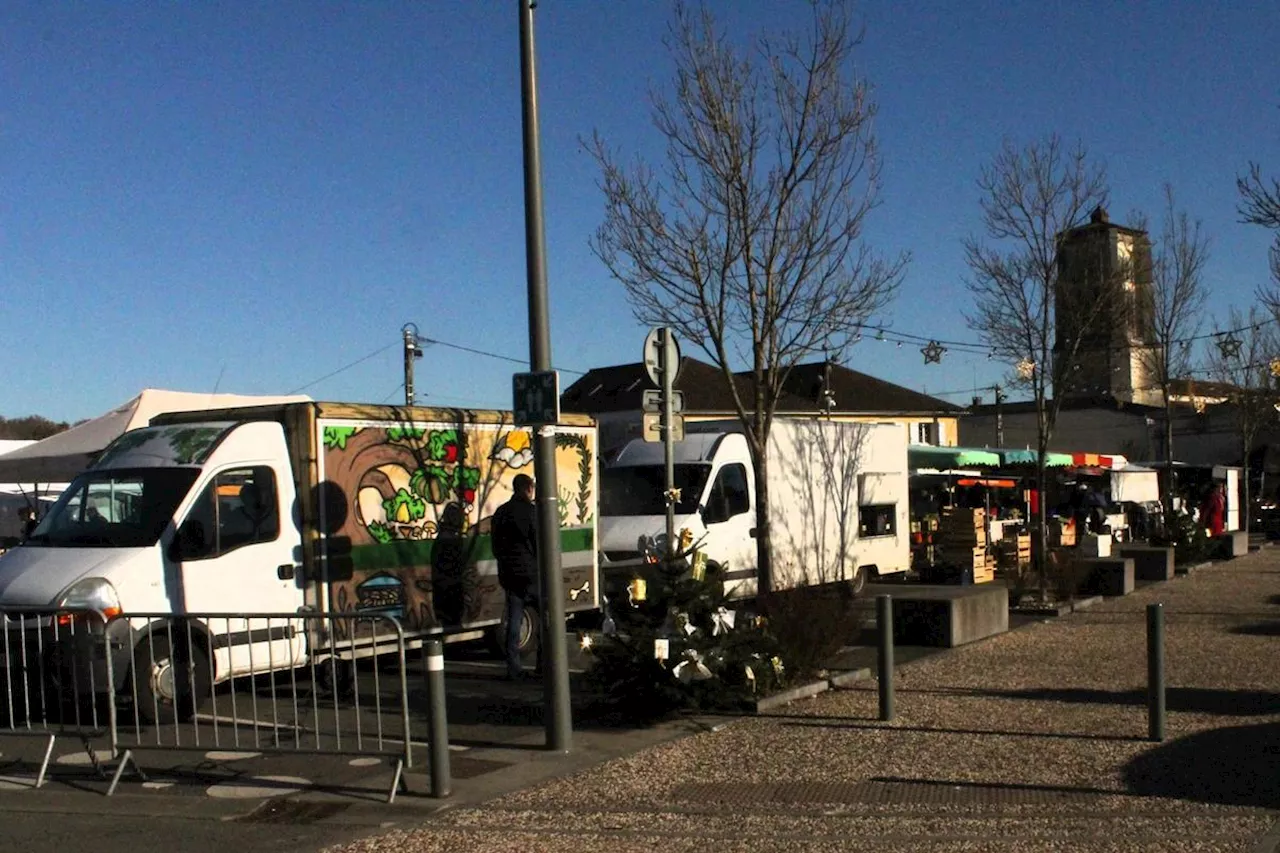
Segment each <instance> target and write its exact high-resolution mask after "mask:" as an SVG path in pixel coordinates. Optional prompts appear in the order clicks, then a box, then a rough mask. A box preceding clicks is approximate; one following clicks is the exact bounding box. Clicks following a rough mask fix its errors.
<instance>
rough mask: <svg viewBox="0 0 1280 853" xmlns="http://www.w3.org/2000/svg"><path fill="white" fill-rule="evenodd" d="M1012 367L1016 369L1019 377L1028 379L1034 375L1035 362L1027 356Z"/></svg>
mask: <svg viewBox="0 0 1280 853" xmlns="http://www.w3.org/2000/svg"><path fill="white" fill-rule="evenodd" d="M1014 367H1015V369H1016V370H1017V371H1018V378H1019V379H1030V378H1031V377H1033V376H1035V375H1036V363H1035V362H1034V361H1032V360H1031V359H1029V358H1024V359H1023V360H1022V361H1020V362H1018V363H1017V364H1016V365H1015V366H1014Z"/></svg>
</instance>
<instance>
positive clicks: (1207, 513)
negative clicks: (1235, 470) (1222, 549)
mask: <svg viewBox="0 0 1280 853" xmlns="http://www.w3.org/2000/svg"><path fill="white" fill-rule="evenodd" d="M1226 514H1227V496H1226V493H1225V492H1224V490H1223V488H1222V483H1221V482H1215V483H1214V484H1213V488H1211V489H1210V490H1209V494H1208V495H1206V496H1205V499H1204V501H1203V503H1201V504H1200V524H1201V525H1202V526H1203V527H1204V528H1205V529H1206V530H1208V531H1209V535H1210V536H1221V535H1222V533H1223V531H1224V530H1225V529H1226V524H1225V517H1226Z"/></svg>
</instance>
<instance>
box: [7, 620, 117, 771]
mask: <svg viewBox="0 0 1280 853" xmlns="http://www.w3.org/2000/svg"><path fill="white" fill-rule="evenodd" d="M106 626H107V618H106V616H105V615H104V614H102V613H101V612H99V611H97V610H90V609H84V608H67V607H61V608H53V607H14V606H4V607H0V632H2V634H3V636H2V637H0V654H2V655H3V657H2V659H0V693H2V694H3V695H2V696H0V736H6V735H8V736H22V737H42V738H47V739H48V742H47V743H46V745H45V750H44V757H43V759H42V760H41V762H40V770H39V773H38V774H37V776H36V781H35V787H37V788H39V787H40V786H41V785H43V784H44V778H45V774H46V773H47V772H48V768H49V760H50V758H51V757H52V755H53V746H54V743H55V742H56V741H57V739H58V738H59V737H63V736H70V737H75V738H78V739H79V740H80V742H81V744H82V745H83V746H84V749H85V752H86V753H88V756H89V760H90V762H91V763H92V765H93V768H94V771H95V772H97V773H99V774H100V775H105V774H103V769H102V765H101V763H100V762H99V760H98V750H97V748H95V746H94V743H93V741H94V740H95V739H99V740H100V739H104V738H107V737H108V736H109V734H110V733H111V732H112V731H113V730H114V729H115V721H116V720H115V711H116V708H115V703H114V702H113V701H112V698H111V691H110V690H109V689H108V687H107V685H110V684H112V683H113V682H114V679H115V674H114V671H113V669H112V663H113V662H112V660H111V655H109V654H106V645H105V637H106ZM112 754H113V755H114V752H113V753H112Z"/></svg>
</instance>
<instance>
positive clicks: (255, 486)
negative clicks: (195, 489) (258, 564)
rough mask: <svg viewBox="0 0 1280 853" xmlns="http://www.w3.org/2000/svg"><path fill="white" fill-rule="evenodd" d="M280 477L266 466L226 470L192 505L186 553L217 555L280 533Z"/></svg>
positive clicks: (185, 536)
mask: <svg viewBox="0 0 1280 853" xmlns="http://www.w3.org/2000/svg"><path fill="white" fill-rule="evenodd" d="M278 505H279V502H278V501H277V500H276V478H275V474H274V473H272V471H271V469H270V468H268V467H266V466H265V465H264V466H256V467H253V468H238V469H235V470H231V471H223V472H221V473H220V474H218V476H217V477H215V478H214V480H213V482H211V483H209V485H208V486H206V487H205V490H204V491H203V492H202V493H201V494H200V497H199V498H197V499H196V502H195V504H193V505H192V507H191V511H190V512H189V513H188V514H187V520H186V521H185V522H183V524H182V528H183V549H182V550H183V556H184V557H186V558H187V559H207V558H210V557H217V556H220V555H222V554H225V553H227V552H228V551H233V550H235V549H236V548H241V547H243V546H245V545H252V544H255V543H258V542H271V541H273V540H275V539H276V538H277V537H278V536H279V535H280V512H279V509H278Z"/></svg>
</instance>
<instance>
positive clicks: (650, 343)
mask: <svg viewBox="0 0 1280 853" xmlns="http://www.w3.org/2000/svg"><path fill="white" fill-rule="evenodd" d="M661 337H662V329H650V330H649V334H647V335H645V338H644V369H645V370H646V371H648V373H649V378H650V379H652V380H653V384H654V385H657V386H658V387H662V344H661ZM667 364H669V365H671V369H672V370H674V371H675V374H673V375H672V377H671V381H672V382H675V381H676V375H678V374H679V373H680V342H679V341H678V340H676V333H675V331H673V330H672V329H670V328H668V329H667Z"/></svg>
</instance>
